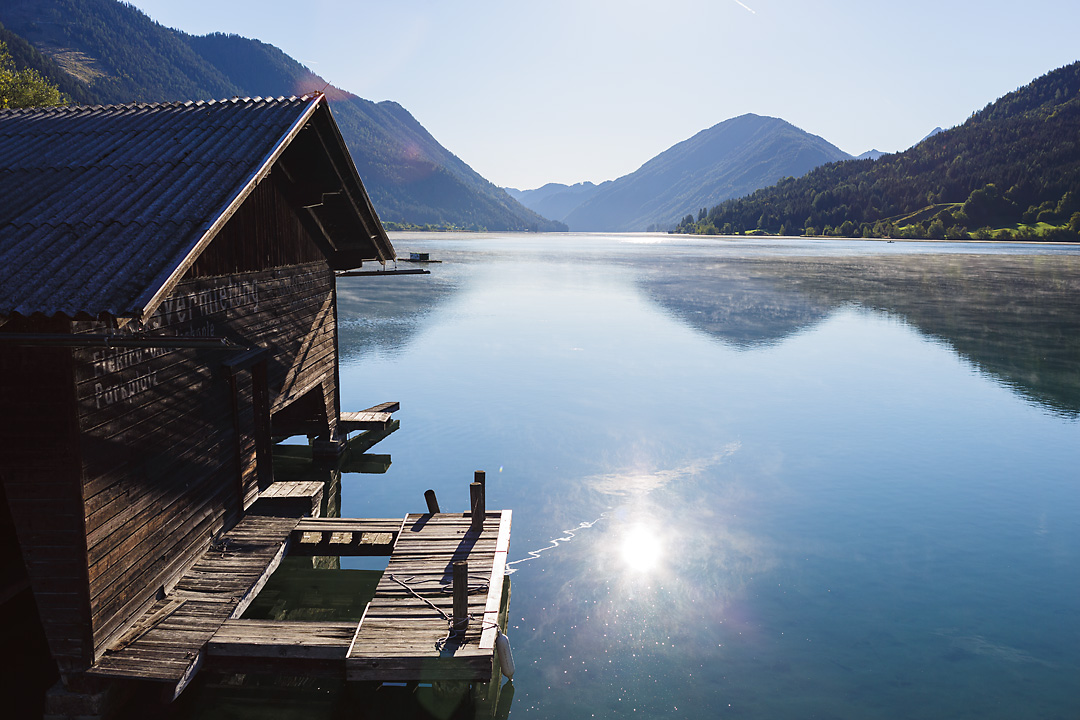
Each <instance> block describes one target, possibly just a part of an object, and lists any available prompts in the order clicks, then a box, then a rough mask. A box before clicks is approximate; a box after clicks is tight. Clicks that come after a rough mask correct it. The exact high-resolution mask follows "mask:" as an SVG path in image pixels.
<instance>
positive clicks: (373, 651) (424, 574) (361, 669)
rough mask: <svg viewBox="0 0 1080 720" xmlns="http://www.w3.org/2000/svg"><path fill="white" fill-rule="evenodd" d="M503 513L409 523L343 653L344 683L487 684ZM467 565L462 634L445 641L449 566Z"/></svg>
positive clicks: (500, 578) (506, 520)
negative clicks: (478, 526)
mask: <svg viewBox="0 0 1080 720" xmlns="http://www.w3.org/2000/svg"><path fill="white" fill-rule="evenodd" d="M510 518H511V513H510V511H509V510H503V511H502V512H492V513H488V514H487V517H486V520H485V521H484V524H483V529H482V530H481V531H479V532H477V531H474V530H472V529H471V528H470V523H471V518H470V516H469V515H467V514H438V515H409V516H407V517H406V518H405V523H404V526H403V527H402V530H401V534H400V535H399V536H398V540H397V543H396V545H395V546H394V552H393V554H392V555H391V556H390V563H389V565H387V568H386V572H384V573H383V577H382V580H380V582H379V586H378V588H377V589H376V592H375V597H374V598H373V599H372V601H371V602H370V603H369V604H368V607H367V610H366V612H365V613H364V618H363V620H362V621H361V622H360V627H359V628H358V630H357V633H356V638H355V639H354V640H353V643H352V647H350V648H349V655H348V660H347V661H346V665H345V666H346V672H347V677H348V679H349V680H385V679H388V678H394V679H395V680H399V681H403V680H420V679H422V678H423V679H435V680H489V679H490V678H491V672H492V657H493V654H494V648H495V637H496V628H497V626H498V616H499V609H500V603H501V601H502V596H503V582H504V580H505V569H506V552H507V549H508V548H509V545H510ZM459 560H464V561H466V562H468V564H469V589H470V593H469V605H468V612H469V617H470V621H469V626H468V629H467V630H466V631H465V633H464V635H460V634H458V635H455V636H450V635H449V630H450V623H449V618H450V616H451V615H452V612H453V596H452V593H451V584H452V580H453V564H454V562H455V561H459Z"/></svg>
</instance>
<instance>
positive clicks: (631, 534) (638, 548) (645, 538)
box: [619, 523, 664, 573]
mask: <svg viewBox="0 0 1080 720" xmlns="http://www.w3.org/2000/svg"><path fill="white" fill-rule="evenodd" d="M619 555H620V556H621V557H622V560H623V563H624V564H625V565H626V566H627V567H628V568H629V569H631V570H634V571H636V572H641V573H648V572H653V571H655V570H656V569H657V568H659V567H660V562H661V561H662V560H663V558H664V545H663V542H662V541H661V540H660V536H659V534H658V533H657V532H656V529H655V528H652V527H649V526H648V525H646V524H644V523H635V524H634V525H630V526H629V527H627V528H626V530H625V531H624V532H623V534H622V538H621V539H620V541H619Z"/></svg>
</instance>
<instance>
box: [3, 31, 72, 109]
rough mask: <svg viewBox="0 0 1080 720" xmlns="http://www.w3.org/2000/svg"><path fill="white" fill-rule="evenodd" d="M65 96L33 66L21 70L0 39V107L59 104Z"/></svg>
mask: <svg viewBox="0 0 1080 720" xmlns="http://www.w3.org/2000/svg"><path fill="white" fill-rule="evenodd" d="M62 100H63V96H62V95H61V94H60V91H59V90H58V89H57V87H56V86H55V85H51V84H49V81H48V80H46V79H45V78H43V77H41V75H40V74H38V72H37V71H36V70H34V69H33V68H26V69H25V70H19V69H17V68H16V67H15V61H14V60H12V59H11V53H9V52H8V49H7V44H6V43H4V42H3V41H0V109H8V108H25V107H39V106H43V105H59V104H60V103H61V102H62Z"/></svg>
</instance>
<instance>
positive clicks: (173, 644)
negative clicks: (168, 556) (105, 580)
mask: <svg viewBox="0 0 1080 720" xmlns="http://www.w3.org/2000/svg"><path fill="white" fill-rule="evenodd" d="M510 519H511V513H510V511H509V510H504V511H501V512H492V513H488V514H487V518H486V521H485V522H484V524H483V527H482V529H481V530H479V531H477V530H473V529H471V527H470V525H471V517H470V515H469V514H467V513H466V514H448V513H439V514H424V515H418V514H417V515H408V516H407V517H406V518H405V519H404V520H385V519H382V520H370V519H351V518H316V519H312V518H304V519H299V518H282V517H268V516H257V515H249V516H247V517H245V518H244V519H243V520H242V521H241V522H240V523H239V524H238V525H237V526H236V527H235V528H233V530H231V531H230V532H229V533H226V534H225V535H224V536H223V537H222V538H221V540H220V541H219V542H217V543H216V544H215V545H214V546H213V547H212V548H210V549H209V550H208V551H207V552H206V553H205V554H204V555H203V556H202V558H200V559H199V561H198V562H197V563H196V564H195V566H194V567H193V568H192V569H191V570H190V571H189V572H188V573H186V574H185V575H184V576H183V577H182V578H181V580H180V582H179V583H178V584H177V586H176V588H175V590H174V591H173V592H171V593H170V594H168V595H167V596H166V597H165V598H163V599H161V600H158V601H156V602H155V603H154V604H153V605H152V606H151V607H150V609H149V610H148V611H147V612H146V613H145V614H144V615H143V616H142V617H141V618H140V619H139V621H137V622H136V624H135V625H134V626H133V627H132V628H131V630H130V631H128V632H127V633H126V634H125V635H124V636H123V637H121V638H120V640H119V641H118V642H116V643H115V644H114V645H113V646H112V647H111V648H110V649H109V650H108V651H107V652H106V653H105V654H104V655H103V656H102V657H101V658H100V659H99V660H98V662H97V663H96V664H95V665H94V667H93V668H92V669H91V670H90V674H91V675H95V676H98V677H107V678H123V679H131V680H151V681H157V682H162V683H167V684H168V687H169V688H170V690H171V691H172V692H173V694H174V695H178V694H179V693H180V692H181V691H182V690H183V688H184V687H185V686H186V685H187V683H188V682H190V680H191V678H192V677H193V676H194V675H195V673H196V672H197V671H198V670H199V669H200V667H201V666H202V664H203V663H204V661H205V662H206V663H207V666H208V667H214V668H216V669H223V670H229V671H233V672H288V673H295V674H303V673H304V672H306V671H308V670H310V671H311V673H312V674H324V675H327V674H328V675H332V676H338V677H344V678H347V679H349V680H360V681H380V682H405V681H412V680H420V679H425V680H462V681H477V682H480V681H487V680H490V679H491V676H492V668H493V661H494V653H495V651H494V647H495V637H496V627H497V626H498V622H499V611H500V604H501V601H502V598H503V585H504V582H505V566H506V552H507V549H508V547H509V542H510ZM287 552H288V553H295V554H299V555H315V554H329V555H389V556H390V561H389V565H388V567H387V571H386V572H385V573H384V574H383V577H382V580H381V581H380V583H379V585H378V588H377V589H376V592H375V596H374V598H373V599H372V601H371V602H370V603H369V604H368V607H367V609H366V611H365V613H364V616H363V618H362V620H361V621H360V622H359V623H356V622H351V623H350V622H314V623H313V622H299V621H268V620H244V619H240V618H241V615H242V614H243V612H244V610H245V609H246V608H247V607H248V605H249V604H250V603H251V601H252V600H253V599H254V597H255V596H256V595H257V594H258V592H259V590H260V589H261V588H262V586H263V585H264V584H265V582H266V580H267V579H268V578H269V576H270V574H271V573H272V572H273V571H274V569H275V568H276V567H277V565H278V563H279V562H280V560H281V558H282V557H283V556H284V555H285V554H286V553H287ZM459 560H464V561H466V562H468V564H469V578H470V581H469V587H470V594H469V599H468V613H469V616H470V622H469V626H468V629H467V630H466V631H465V632H464V633H457V634H453V635H452V634H450V633H449V630H450V620H449V618H450V616H451V615H452V607H453V597H452V593H451V592H450V588H451V583H452V573H453V563H454V562H455V561H459ZM326 572H334V571H332V570H328V571H326Z"/></svg>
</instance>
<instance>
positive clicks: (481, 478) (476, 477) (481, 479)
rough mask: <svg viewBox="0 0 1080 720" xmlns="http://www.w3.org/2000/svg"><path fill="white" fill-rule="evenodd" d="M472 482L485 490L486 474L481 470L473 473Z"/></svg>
mask: <svg viewBox="0 0 1080 720" xmlns="http://www.w3.org/2000/svg"><path fill="white" fill-rule="evenodd" d="M473 482H478V483H480V484H481V485H483V486H484V488H485V489H487V473H485V472H484V471H483V470H477V471H476V472H474V473H473Z"/></svg>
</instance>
